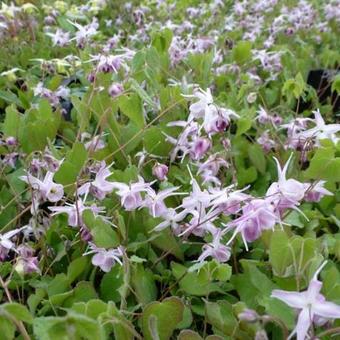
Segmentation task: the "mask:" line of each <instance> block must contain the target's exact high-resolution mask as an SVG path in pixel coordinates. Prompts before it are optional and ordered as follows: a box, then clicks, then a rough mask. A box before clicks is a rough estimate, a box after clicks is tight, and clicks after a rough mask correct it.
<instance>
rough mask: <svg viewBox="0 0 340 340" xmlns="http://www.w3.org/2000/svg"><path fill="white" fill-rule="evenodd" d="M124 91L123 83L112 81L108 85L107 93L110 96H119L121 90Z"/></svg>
mask: <svg viewBox="0 0 340 340" xmlns="http://www.w3.org/2000/svg"><path fill="white" fill-rule="evenodd" d="M123 91H124V87H123V85H121V84H119V83H113V84H112V85H111V86H110V87H109V95H110V96H111V97H117V96H119V95H120V94H121V93H122V92H123Z"/></svg>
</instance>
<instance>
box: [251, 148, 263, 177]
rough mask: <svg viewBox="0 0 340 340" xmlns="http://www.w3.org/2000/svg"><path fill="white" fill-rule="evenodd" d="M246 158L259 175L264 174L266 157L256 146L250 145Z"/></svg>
mask: <svg viewBox="0 0 340 340" xmlns="http://www.w3.org/2000/svg"><path fill="white" fill-rule="evenodd" d="M248 156H249V158H250V160H251V162H252V163H253V164H254V166H255V168H256V169H257V170H258V171H259V172H260V173H261V174H265V172H266V157H265V156H264V153H263V150H262V148H261V147H260V146H259V145H258V144H251V145H250V146H249V149H248Z"/></svg>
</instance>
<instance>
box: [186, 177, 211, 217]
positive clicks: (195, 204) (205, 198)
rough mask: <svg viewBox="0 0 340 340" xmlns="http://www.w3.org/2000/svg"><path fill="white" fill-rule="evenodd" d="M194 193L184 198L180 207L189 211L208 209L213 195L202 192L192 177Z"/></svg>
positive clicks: (205, 191)
mask: <svg viewBox="0 0 340 340" xmlns="http://www.w3.org/2000/svg"><path fill="white" fill-rule="evenodd" d="M191 186H192V191H191V193H190V195H189V196H187V197H184V199H183V202H182V204H181V205H180V207H182V208H184V209H188V210H197V211H199V210H200V209H201V208H207V207H208V206H209V204H210V201H211V199H212V196H211V194H210V193H209V192H208V191H207V190H205V189H204V190H203V191H202V190H201V188H200V186H199V184H198V183H197V181H196V180H195V179H194V178H193V177H192V179H191Z"/></svg>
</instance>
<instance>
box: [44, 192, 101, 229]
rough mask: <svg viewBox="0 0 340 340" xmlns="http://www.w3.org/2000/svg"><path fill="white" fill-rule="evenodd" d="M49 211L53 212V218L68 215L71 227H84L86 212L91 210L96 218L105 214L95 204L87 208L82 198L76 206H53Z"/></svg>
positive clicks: (67, 204)
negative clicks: (84, 214) (84, 213)
mask: <svg viewBox="0 0 340 340" xmlns="http://www.w3.org/2000/svg"><path fill="white" fill-rule="evenodd" d="M48 209H49V210H51V211H52V212H53V213H52V214H51V216H54V215H59V214H67V215H68V224H69V226H70V227H78V226H80V227H81V226H83V224H84V222H83V218H82V216H83V212H84V211H85V210H91V211H92V212H93V214H94V215H95V216H97V215H98V214H99V213H101V212H104V209H103V208H101V207H97V206H96V205H95V204H92V205H91V206H85V205H84V202H83V200H82V199H80V198H79V199H78V201H77V203H74V204H69V203H66V205H65V206H63V207H54V206H52V207H48ZM103 218H104V217H103ZM104 219H105V218H104Z"/></svg>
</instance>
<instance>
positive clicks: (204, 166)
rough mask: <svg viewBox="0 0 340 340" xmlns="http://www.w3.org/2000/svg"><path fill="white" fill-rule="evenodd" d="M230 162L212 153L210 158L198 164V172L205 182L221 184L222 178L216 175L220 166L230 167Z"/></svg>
mask: <svg viewBox="0 0 340 340" xmlns="http://www.w3.org/2000/svg"><path fill="white" fill-rule="evenodd" d="M228 166H229V165H228V163H227V162H226V161H225V160H224V159H223V158H221V157H218V156H217V155H211V156H209V158H208V159H207V160H206V161H205V162H204V163H201V164H200V165H199V166H198V171H197V174H200V175H201V177H202V178H203V184H205V183H214V184H216V185H220V184H221V182H220V180H219V179H218V178H217V177H216V176H217V174H218V172H219V170H220V168H221V167H225V168H228Z"/></svg>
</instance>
